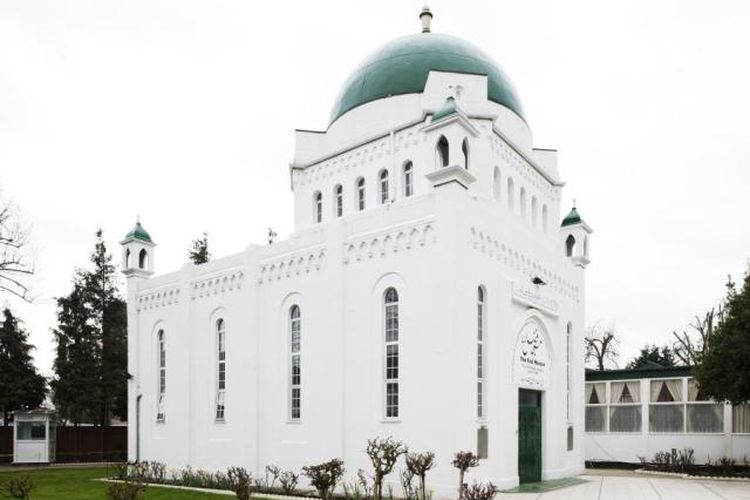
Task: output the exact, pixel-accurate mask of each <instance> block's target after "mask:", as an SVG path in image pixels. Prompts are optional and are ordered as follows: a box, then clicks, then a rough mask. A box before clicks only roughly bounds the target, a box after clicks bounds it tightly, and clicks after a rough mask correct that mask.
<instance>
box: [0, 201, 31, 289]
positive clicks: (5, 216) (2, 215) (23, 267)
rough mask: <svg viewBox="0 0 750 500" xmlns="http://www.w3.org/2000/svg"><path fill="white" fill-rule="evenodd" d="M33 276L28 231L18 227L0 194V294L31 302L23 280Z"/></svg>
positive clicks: (8, 203)
mask: <svg viewBox="0 0 750 500" xmlns="http://www.w3.org/2000/svg"><path fill="white" fill-rule="evenodd" d="M33 274H34V263H33V262H32V258H31V256H30V252H29V251H28V239H27V230H26V228H24V227H23V226H21V223H20V221H19V217H18V213H17V212H16V210H15V207H14V205H13V202H12V201H10V200H4V199H3V198H2V193H0V292H7V293H9V294H11V295H14V296H16V297H18V298H20V299H22V300H25V301H27V302H31V300H32V297H31V289H30V286H29V284H28V282H27V281H26V278H28V277H29V276H31V275H33Z"/></svg>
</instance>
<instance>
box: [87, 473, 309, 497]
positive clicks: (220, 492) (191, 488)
mask: <svg viewBox="0 0 750 500" xmlns="http://www.w3.org/2000/svg"><path fill="white" fill-rule="evenodd" d="M94 481H101V482H104V483H124V482H125V481H123V480H121V479H107V478H100V479H94ZM143 484H144V485H145V486H146V487H147V488H151V487H155V488H170V489H174V490H183V491H196V492H198V493H211V494H213V495H224V496H228V497H233V496H235V493H234V492H233V491H227V490H214V489H211V488H198V487H195V486H178V485H176V484H158V483H143ZM251 496H252V498H273V499H274V500H301V499H307V498H309V499H317V498H318V497H311V496H308V497H302V496H287V495H275V494H273V493H253V494H252V495H251Z"/></svg>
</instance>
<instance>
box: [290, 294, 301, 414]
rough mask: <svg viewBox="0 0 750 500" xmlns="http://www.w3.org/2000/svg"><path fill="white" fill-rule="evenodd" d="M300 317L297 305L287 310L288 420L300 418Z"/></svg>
mask: <svg viewBox="0 0 750 500" xmlns="http://www.w3.org/2000/svg"><path fill="white" fill-rule="evenodd" d="M301 334H302V315H301V313H300V309H299V306H298V305H293V306H292V307H291V308H290V309H289V369H290V371H289V418H291V419H292V420H299V419H300V418H302V337H301Z"/></svg>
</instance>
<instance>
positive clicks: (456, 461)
mask: <svg viewBox="0 0 750 500" xmlns="http://www.w3.org/2000/svg"><path fill="white" fill-rule="evenodd" d="M452 463H453V467H455V468H456V469H458V500H463V498H464V492H465V491H466V484H465V483H464V475H466V471H467V470H469V469H470V468H471V467H476V466H477V465H479V457H478V456H476V455H474V454H473V453H472V452H470V451H459V452H456V454H455V455H454V456H453V462H452Z"/></svg>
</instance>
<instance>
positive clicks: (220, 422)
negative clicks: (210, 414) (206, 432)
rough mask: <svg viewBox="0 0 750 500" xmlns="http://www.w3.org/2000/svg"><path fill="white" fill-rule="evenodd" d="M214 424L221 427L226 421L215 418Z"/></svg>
mask: <svg viewBox="0 0 750 500" xmlns="http://www.w3.org/2000/svg"><path fill="white" fill-rule="evenodd" d="M214 423H215V424H220V425H223V424H226V423H227V421H226V420H225V419H223V418H217V419H215V420H214Z"/></svg>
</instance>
